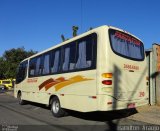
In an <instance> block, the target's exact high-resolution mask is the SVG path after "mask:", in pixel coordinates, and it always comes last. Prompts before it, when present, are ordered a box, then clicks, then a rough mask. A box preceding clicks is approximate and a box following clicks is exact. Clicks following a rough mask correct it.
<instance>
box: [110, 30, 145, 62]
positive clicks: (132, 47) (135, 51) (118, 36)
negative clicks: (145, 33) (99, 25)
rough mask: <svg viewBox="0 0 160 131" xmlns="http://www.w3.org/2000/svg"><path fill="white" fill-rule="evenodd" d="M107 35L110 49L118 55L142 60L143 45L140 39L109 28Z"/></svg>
mask: <svg viewBox="0 0 160 131" xmlns="http://www.w3.org/2000/svg"><path fill="white" fill-rule="evenodd" d="M109 37H110V43H111V47H112V50H113V51H114V53H116V54H117V55H119V56H122V57H125V58H128V59H132V60H137V61H142V60H144V47H143V44H142V42H141V41H139V40H138V39H136V38H135V37H133V36H131V35H129V34H126V33H123V32H120V31H117V30H113V29H110V30H109Z"/></svg>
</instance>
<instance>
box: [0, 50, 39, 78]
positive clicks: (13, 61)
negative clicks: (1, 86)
mask: <svg viewBox="0 0 160 131" xmlns="http://www.w3.org/2000/svg"><path fill="white" fill-rule="evenodd" d="M35 53H37V51H33V50H30V51H26V50H25V48H24V47H22V48H17V49H15V48H13V49H10V50H6V51H5V52H4V54H3V56H2V57H0V79H6V78H15V77H16V69H17V67H18V64H19V63H20V62H21V61H22V60H23V59H25V58H27V57H29V56H31V55H33V54H35Z"/></svg>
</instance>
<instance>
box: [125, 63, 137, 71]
mask: <svg viewBox="0 0 160 131" xmlns="http://www.w3.org/2000/svg"><path fill="white" fill-rule="evenodd" d="M124 69H129V70H139V66H135V65H128V64H124Z"/></svg>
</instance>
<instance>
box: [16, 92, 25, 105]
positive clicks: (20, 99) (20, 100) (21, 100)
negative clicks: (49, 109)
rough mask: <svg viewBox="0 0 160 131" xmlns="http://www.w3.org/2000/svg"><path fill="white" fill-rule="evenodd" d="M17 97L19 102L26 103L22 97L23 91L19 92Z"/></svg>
mask: <svg viewBox="0 0 160 131" xmlns="http://www.w3.org/2000/svg"><path fill="white" fill-rule="evenodd" d="M17 98H18V103H19V104H20V105H24V104H25V101H24V100H23V99H22V94H21V92H19V93H18V95H17Z"/></svg>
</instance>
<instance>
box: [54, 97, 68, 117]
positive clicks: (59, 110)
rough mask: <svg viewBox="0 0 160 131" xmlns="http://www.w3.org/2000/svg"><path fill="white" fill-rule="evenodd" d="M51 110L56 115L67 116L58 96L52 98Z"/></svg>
mask: <svg viewBox="0 0 160 131" xmlns="http://www.w3.org/2000/svg"><path fill="white" fill-rule="evenodd" d="M51 112H52V114H53V116H54V117H63V116H65V110H64V109H62V108H61V105H60V102H59V99H58V98H57V97H53V99H52V104H51Z"/></svg>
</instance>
